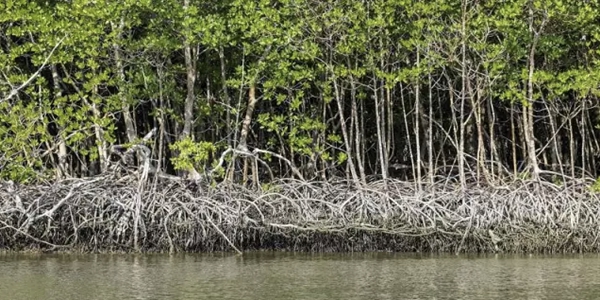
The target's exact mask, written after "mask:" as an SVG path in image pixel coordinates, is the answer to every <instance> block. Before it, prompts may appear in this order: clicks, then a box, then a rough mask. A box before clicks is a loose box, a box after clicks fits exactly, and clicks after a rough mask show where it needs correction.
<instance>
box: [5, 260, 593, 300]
mask: <svg viewBox="0 0 600 300" xmlns="http://www.w3.org/2000/svg"><path fill="white" fill-rule="evenodd" d="M598 298H600V256H598V255H585V256H580V255H573V256H508V255H506V256H505V255H486V256H452V255H448V256H440V255H405V254H312V255H311V254H285V253H253V254H245V255H244V256H242V257H240V256H235V255H229V254H227V255H187V254H186V255H173V256H169V255H32V254H28V255H23V254H20V255H16V254H4V255H0V299H11V300H17V299H57V300H58V299H60V300H70V299H77V300H79V299H235V300H240V299H273V300H277V299H311V300H313V299H344V300H347V299H598Z"/></svg>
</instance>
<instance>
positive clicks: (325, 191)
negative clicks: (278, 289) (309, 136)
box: [0, 176, 600, 253]
mask: <svg viewBox="0 0 600 300" xmlns="http://www.w3.org/2000/svg"><path fill="white" fill-rule="evenodd" d="M136 178H137V177H135V176H129V177H123V178H114V177H111V176H104V177H94V178H87V179H73V180H65V181H61V182H58V183H53V184H47V185H44V184H41V185H28V186H16V185H14V184H9V183H0V249H8V250H27V249H39V250H48V251H56V250H65V251H100V252H104V251H169V252H178V251H232V250H233V251H247V250H259V249H261V250H264V249H276V250H291V251H423V252H490V251H503V252H546V253H557V252H596V251H598V250H599V249H600V247H599V244H600V243H599V235H600V232H599V230H598V228H599V225H600V197H598V196H597V195H596V194H594V193H593V192H591V191H590V189H589V188H588V187H589V185H590V182H583V181H579V182H570V183H569V184H563V185H561V186H557V185H554V184H552V183H546V182H524V181H518V182H514V183H513V184H511V185H506V186H502V187H476V186H473V187H469V188H468V189H467V190H465V191H461V189H460V188H459V187H457V186H448V185H444V184H439V185H433V186H425V187H423V188H422V189H421V191H419V190H418V189H417V188H416V187H415V185H414V184H412V183H406V182H399V181H388V182H387V184H384V182H382V181H377V182H373V183H370V184H368V185H365V186H362V187H357V185H355V184H350V183H348V182H336V183H332V182H329V183H327V182H302V181H295V180H286V181H278V182H276V183H273V184H270V185H269V186H268V187H264V186H263V188H262V189H258V188H257V189H248V188H244V187H241V186H236V185H225V184H222V185H217V186H212V187H210V186H209V185H200V184H196V183H190V182H185V181H182V180H176V179H164V178H163V179H160V180H155V181H149V182H146V181H142V180H138V179H136Z"/></svg>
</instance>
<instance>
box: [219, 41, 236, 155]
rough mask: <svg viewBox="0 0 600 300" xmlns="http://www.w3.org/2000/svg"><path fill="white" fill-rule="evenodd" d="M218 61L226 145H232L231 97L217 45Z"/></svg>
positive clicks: (221, 54) (222, 58)
mask: <svg viewBox="0 0 600 300" xmlns="http://www.w3.org/2000/svg"><path fill="white" fill-rule="evenodd" d="M219 63H220V64H221V84H222V89H223V98H224V99H225V134H226V135H227V145H233V143H232V140H231V139H232V137H231V132H232V130H231V98H230V97H229V91H228V89H227V71H226V63H225V51H224V50H223V47H219Z"/></svg>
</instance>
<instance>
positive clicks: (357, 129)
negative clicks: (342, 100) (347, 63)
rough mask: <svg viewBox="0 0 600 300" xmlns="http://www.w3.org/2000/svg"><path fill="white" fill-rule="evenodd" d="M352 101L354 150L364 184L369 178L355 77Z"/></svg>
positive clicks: (351, 90) (351, 82)
mask: <svg viewBox="0 0 600 300" xmlns="http://www.w3.org/2000/svg"><path fill="white" fill-rule="evenodd" d="M350 101H351V110H352V112H351V114H352V119H351V120H352V124H351V127H352V125H354V129H353V130H352V131H354V148H355V151H356V164H357V165H358V172H359V174H360V180H361V182H363V183H366V181H367V176H366V174H365V165H364V161H363V156H362V151H361V137H362V136H363V133H362V131H361V126H360V119H359V118H358V105H357V103H356V102H357V101H358V99H357V98H356V83H355V82H354V77H353V76H352V75H350Z"/></svg>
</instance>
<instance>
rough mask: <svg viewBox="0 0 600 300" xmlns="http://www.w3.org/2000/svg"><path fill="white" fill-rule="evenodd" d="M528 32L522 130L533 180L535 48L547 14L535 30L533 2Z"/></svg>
mask: <svg viewBox="0 0 600 300" xmlns="http://www.w3.org/2000/svg"><path fill="white" fill-rule="evenodd" d="M529 5H530V7H529V32H530V33H531V34H532V35H533V40H532V42H531V48H530V49H529V74H528V76H527V102H528V103H527V105H525V106H524V107H523V125H524V128H523V130H524V131H525V141H526V143H527V154H528V157H529V164H530V166H531V176H532V179H533V180H537V179H539V174H540V167H539V163H538V160H537V154H536V147H535V137H534V134H533V122H534V119H533V102H534V99H533V73H534V71H535V49H536V46H537V43H538V41H539V39H540V34H541V33H542V30H543V29H544V25H545V24H546V20H547V15H546V14H545V13H544V18H543V20H542V24H541V25H540V27H539V29H538V30H537V31H536V30H535V29H534V28H533V19H534V16H533V7H532V6H533V3H530V4H529Z"/></svg>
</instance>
